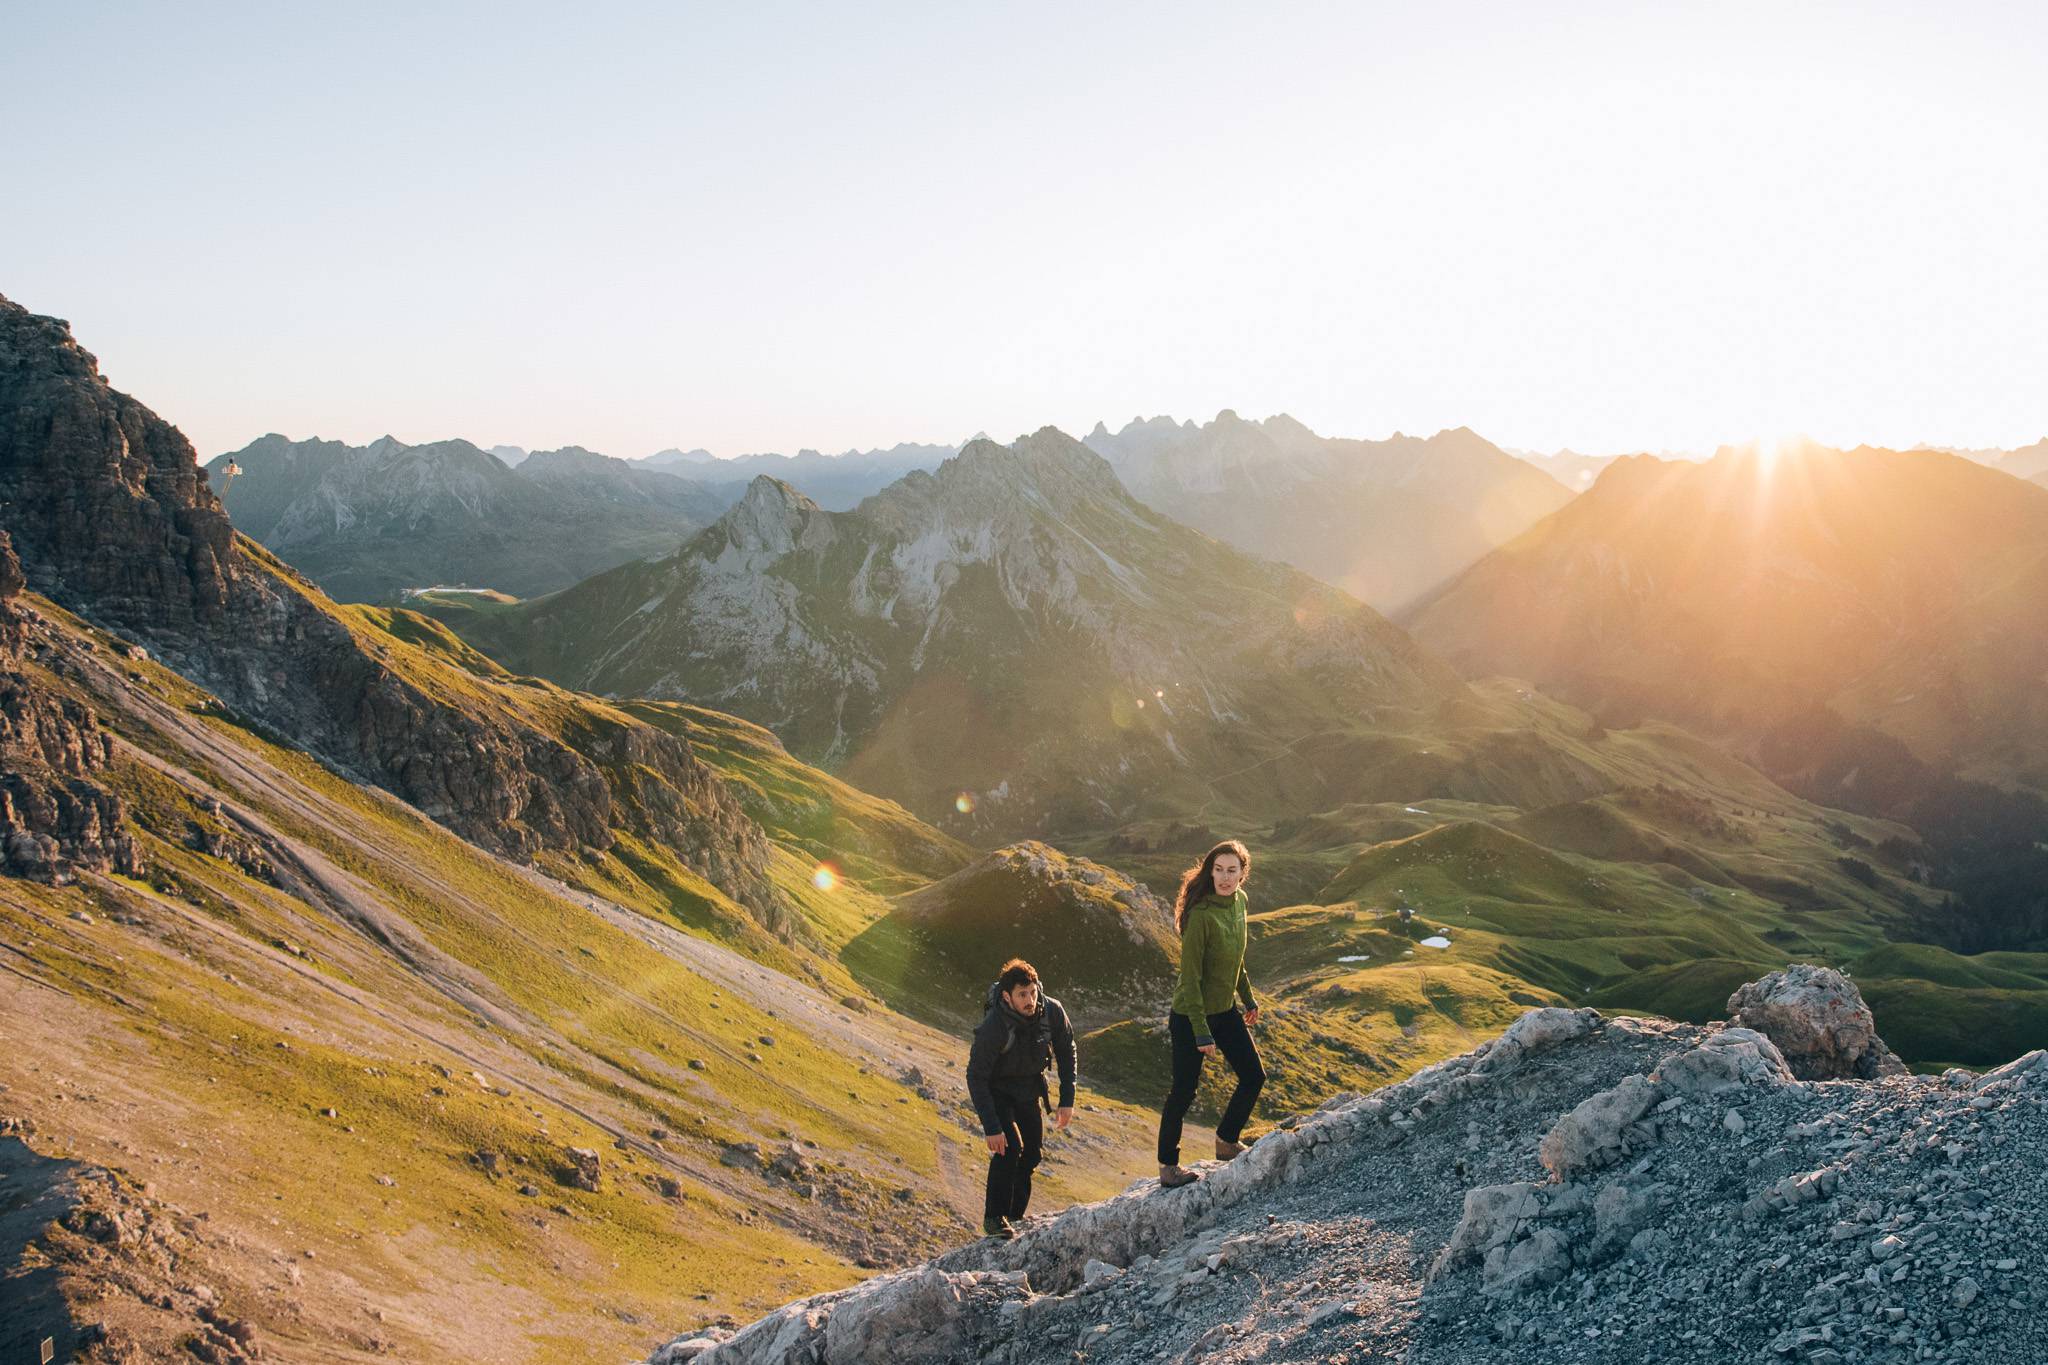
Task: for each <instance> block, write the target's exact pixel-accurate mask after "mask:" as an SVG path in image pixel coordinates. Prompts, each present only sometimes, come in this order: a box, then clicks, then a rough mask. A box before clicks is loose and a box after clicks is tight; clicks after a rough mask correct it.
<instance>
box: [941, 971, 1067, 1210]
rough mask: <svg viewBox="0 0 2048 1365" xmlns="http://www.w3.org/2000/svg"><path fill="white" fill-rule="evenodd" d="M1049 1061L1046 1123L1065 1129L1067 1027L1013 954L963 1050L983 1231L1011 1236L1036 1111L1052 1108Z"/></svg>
mask: <svg viewBox="0 0 2048 1365" xmlns="http://www.w3.org/2000/svg"><path fill="white" fill-rule="evenodd" d="M1055 1060H1057V1061H1058V1062H1059V1065H1060V1102H1059V1107H1058V1109H1057V1111H1056V1112H1054V1113H1053V1120H1052V1126H1053V1127H1055V1128H1065V1127H1066V1126H1067V1125H1068V1124H1069V1123H1071V1122H1073V1119H1074V1026H1073V1024H1072V1023H1071V1022H1070V1021H1069V1020H1068V1019H1067V1012H1066V1010H1065V1009H1063V1008H1061V1006H1060V1002H1059V1001H1057V1000H1055V999H1053V998H1052V997H1051V996H1049V995H1046V994H1045V993H1044V992H1043V991H1042V990H1041V989H1040V986H1039V980H1038V972H1037V971H1036V970H1035V969H1034V968H1033V967H1032V965H1031V964H1030V963H1028V962H1026V961H1025V960H1024V959H1023V958H1021V957H1013V958H1011V959H1010V960H1009V961H1008V962H1005V963H1004V964H1003V971H1002V975H1000V976H998V977H997V978H996V980H995V984H994V985H992V986H990V987H989V989H988V1013H987V1014H986V1015H984V1016H983V1017H982V1021H981V1024H980V1026H979V1027H977V1028H976V1029H975V1030H974V1045H973V1047H972V1048H971V1049H969V1051H968V1054H967V1095H968V1098H969V1099H971V1100H973V1101H974V1112H975V1113H976V1114H977V1115H978V1116H979V1117H980V1119H981V1131H982V1133H983V1134H984V1135H985V1136H986V1137H987V1138H988V1150H989V1158H988V1197H987V1199H986V1200H985V1201H984V1203H983V1206H982V1217H981V1230H982V1231H983V1232H984V1233H986V1234H988V1235H989V1236H990V1237H1014V1236H1016V1235H1017V1230H1016V1228H1015V1227H1013V1226H1012V1223H1013V1222H1015V1221H1016V1220H1018V1219H1021V1218H1023V1216H1024V1209H1025V1207H1026V1206H1027V1205H1029V1204H1030V1203H1031V1172H1032V1171H1033V1170H1034V1169H1035V1168H1036V1167H1037V1165H1038V1158H1039V1155H1040V1153H1041V1151H1042V1150H1043V1148H1044V1146H1045V1125H1044V1124H1043V1123H1042V1122H1041V1121H1040V1118H1039V1112H1038V1111H1039V1106H1040V1105H1045V1106H1046V1108H1047V1109H1048V1110H1051V1109H1052V1105H1051V1103H1050V1101H1051V1096H1050V1094H1049V1093H1048V1089H1047V1086H1046V1083H1045V1072H1046V1068H1047V1067H1049V1066H1051V1065H1052V1063H1053V1062H1054V1061H1055Z"/></svg>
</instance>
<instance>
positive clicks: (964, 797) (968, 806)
mask: <svg viewBox="0 0 2048 1365" xmlns="http://www.w3.org/2000/svg"><path fill="white" fill-rule="evenodd" d="M953 809H954V810H957V811H959V812H960V813H961V814H962V815H972V814H974V793H973V792H961V793H960V794H959V795H958V796H956V797H954V798H953Z"/></svg>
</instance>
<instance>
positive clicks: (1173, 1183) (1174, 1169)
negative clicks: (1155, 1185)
mask: <svg viewBox="0 0 2048 1365" xmlns="http://www.w3.org/2000/svg"><path fill="white" fill-rule="evenodd" d="M1201 1178H1202V1177H1201V1176H1200V1175H1199V1174H1197V1173H1196V1172H1194V1171H1191V1170H1188V1169H1187V1168H1186V1167H1185V1166H1161V1167H1160V1168H1159V1188H1160V1189H1162V1190H1177V1189H1179V1188H1180V1187H1181V1186H1183V1185H1192V1184H1194V1183H1195V1182H1196V1181H1197V1180H1200V1179H1201Z"/></svg>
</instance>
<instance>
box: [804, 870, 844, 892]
mask: <svg viewBox="0 0 2048 1365" xmlns="http://www.w3.org/2000/svg"><path fill="white" fill-rule="evenodd" d="M811 885H812V886H815V887H817V888H818V889H819V890H820V891H837V890H838V889H839V869H838V868H836V867H834V866H832V864H830V863H819V864H818V867H817V870H816V871H815V872H813V873H811Z"/></svg>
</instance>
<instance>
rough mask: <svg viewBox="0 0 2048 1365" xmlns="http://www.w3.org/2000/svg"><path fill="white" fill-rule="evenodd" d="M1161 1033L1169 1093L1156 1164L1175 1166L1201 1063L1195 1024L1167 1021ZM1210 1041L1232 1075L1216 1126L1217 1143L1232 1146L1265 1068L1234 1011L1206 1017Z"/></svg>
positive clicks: (1176, 1016) (1177, 1016)
mask: <svg viewBox="0 0 2048 1365" xmlns="http://www.w3.org/2000/svg"><path fill="white" fill-rule="evenodd" d="M1166 1032H1167V1034H1168V1036H1169V1037H1171V1038H1172V1040H1173V1089H1172V1090H1170V1091H1168V1092H1167V1096H1166V1107H1165V1108H1164V1109H1162V1110H1161V1111H1160V1113H1159V1164H1160V1165H1162V1166H1177V1165H1179V1164H1180V1126H1181V1120H1183V1119H1185V1118H1186V1117H1187V1115H1188V1106H1189V1105H1191V1104H1193V1103H1194V1102H1195V1087H1196V1086H1197V1085H1199V1084H1200V1083H1201V1080H1202V1061H1203V1058H1202V1054H1201V1052H1200V1051H1199V1050H1198V1049H1197V1048H1196V1047H1195V1026H1194V1023H1193V1021H1191V1020H1190V1019H1189V1018H1188V1017H1187V1016H1186V1015H1185V1014H1181V1013H1178V1012H1175V1013H1173V1014H1169V1015H1167V1016H1166ZM1209 1036H1210V1037H1211V1038H1214V1039H1215V1040H1216V1050H1217V1051H1218V1052H1220V1053H1222V1054H1223V1060H1224V1061H1226V1062H1229V1063H1230V1069H1231V1070H1232V1071H1235V1072H1236V1073H1237V1089H1236V1090H1234V1091H1232V1092H1231V1095H1230V1103H1229V1104H1227V1105H1225V1106H1224V1107H1223V1117H1222V1119H1220V1120H1219V1121H1218V1122H1217V1124H1216V1136H1217V1137H1218V1138H1220V1139H1222V1140H1223V1141H1225V1142H1235V1141H1237V1139H1238V1137H1239V1136H1240V1135H1241V1134H1243V1132H1244V1125H1245V1121H1246V1120H1247V1119H1249V1118H1251V1116H1252V1106H1253V1105H1254V1104H1256V1103H1258V1099H1259V1090H1260V1088H1261V1087H1262V1086H1264V1085H1265V1084H1266V1067H1265V1064H1264V1063H1263V1062H1261V1061H1260V1060H1259V1049H1258V1045H1257V1044H1256V1043H1254V1042H1252V1031H1251V1030H1250V1029H1249V1028H1247V1027H1245V1022H1244V1016H1243V1015H1242V1014H1239V1013H1238V1012H1237V1011H1236V1010H1235V1009H1228V1010H1225V1011H1223V1013H1221V1014H1212V1015H1210V1016H1209Z"/></svg>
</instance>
